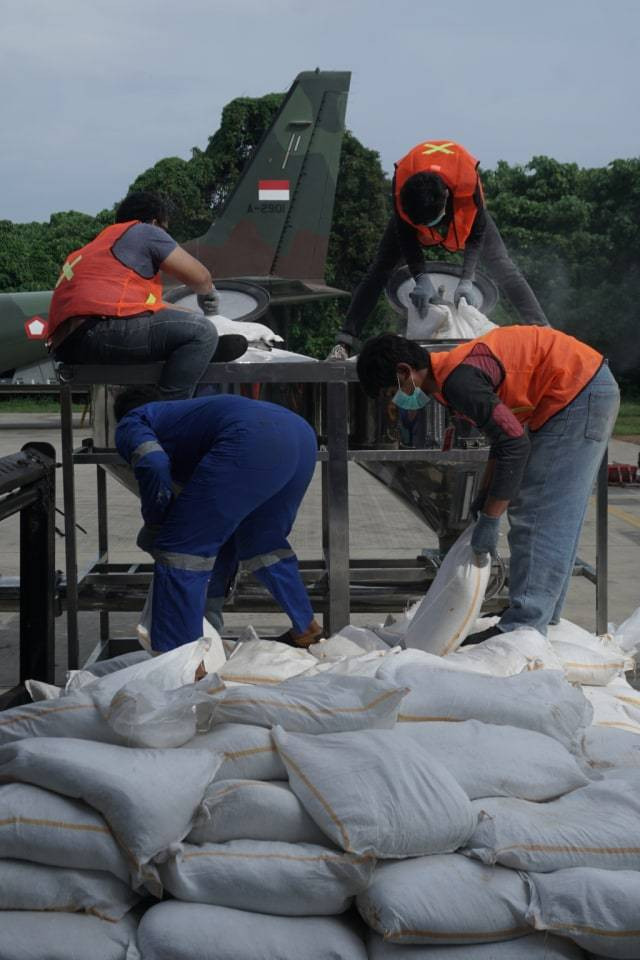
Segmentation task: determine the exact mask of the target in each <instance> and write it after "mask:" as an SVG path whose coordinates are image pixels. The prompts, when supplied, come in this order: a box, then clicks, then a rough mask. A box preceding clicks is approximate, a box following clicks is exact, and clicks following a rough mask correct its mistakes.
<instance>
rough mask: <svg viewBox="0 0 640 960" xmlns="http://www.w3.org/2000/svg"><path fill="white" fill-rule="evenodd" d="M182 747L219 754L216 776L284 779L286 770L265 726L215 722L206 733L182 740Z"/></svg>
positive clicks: (248, 778) (224, 777)
mask: <svg viewBox="0 0 640 960" xmlns="http://www.w3.org/2000/svg"><path fill="white" fill-rule="evenodd" d="M180 749H182V750H210V751H211V752H212V753H215V754H218V755H219V756H220V757H222V763H221V765H220V767H219V768H218V771H217V773H216V776H215V779H216V781H218V780H286V779H287V771H286V769H285V766H284V764H283V762H282V760H281V759H280V756H279V754H278V751H277V750H276V746H275V744H274V742H273V740H272V738H271V731H270V730H268V729H267V728H266V727H254V726H251V725H250V724H248V723H217V724H215V726H214V727H212V729H211V730H209V731H208V733H204V734H200V735H198V736H196V737H194V738H193V740H189V742H188V743H185V744H184V746H183V747H181V748H180Z"/></svg>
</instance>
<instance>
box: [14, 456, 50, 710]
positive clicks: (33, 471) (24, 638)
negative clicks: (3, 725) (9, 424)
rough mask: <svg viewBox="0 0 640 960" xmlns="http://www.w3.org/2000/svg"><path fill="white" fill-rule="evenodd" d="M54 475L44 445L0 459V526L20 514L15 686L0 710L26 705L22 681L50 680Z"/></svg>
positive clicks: (16, 585)
mask: <svg viewBox="0 0 640 960" xmlns="http://www.w3.org/2000/svg"><path fill="white" fill-rule="evenodd" d="M55 470H56V453H55V450H54V448H53V447H52V446H51V445H50V444H48V443H39V444H33V443H31V444H26V445H25V446H24V447H23V448H22V452H21V453H16V454H12V455H10V456H7V457H2V459H0V520H5V519H6V518H7V517H11V516H14V515H15V514H16V513H19V514H20V579H19V581H18V583H16V584H15V589H16V590H18V592H19V609H20V672H19V685H18V686H17V687H14V688H12V689H11V690H9V691H7V692H6V693H4V694H3V695H2V696H0V709H4V708H5V707H9V706H13V705H14V704H17V703H21V702H23V701H24V700H25V699H28V698H26V697H25V692H24V682H25V680H27V679H29V678H33V679H36V680H44V681H45V682H46V683H53V682H54V679H55V676H54V674H55V610H54V603H55V595H56V571H55V542H54V536H55V506H56V493H55ZM12 579H13V578H12Z"/></svg>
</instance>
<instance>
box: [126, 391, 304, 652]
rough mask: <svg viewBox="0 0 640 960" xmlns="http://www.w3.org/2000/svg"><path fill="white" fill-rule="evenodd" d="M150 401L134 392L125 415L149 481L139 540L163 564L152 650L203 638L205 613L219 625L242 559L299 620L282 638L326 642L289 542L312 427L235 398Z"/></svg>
mask: <svg viewBox="0 0 640 960" xmlns="http://www.w3.org/2000/svg"><path fill="white" fill-rule="evenodd" d="M148 398H149V394H148V391H147V392H143V391H141V390H127V391H124V392H123V393H122V394H120V396H119V397H117V398H116V402H115V414H116V418H117V419H118V420H119V421H120V422H119V424H118V427H117V430H116V446H117V448H118V451H119V452H120V454H121V456H122V457H124V459H125V460H127V461H128V462H129V463H130V464H131V466H132V467H133V468H134V471H135V475H136V479H137V481H138V485H139V488H140V499H141V504H142V516H143V518H144V522H145V526H144V527H143V530H142V531H141V536H139V539H138V544H139V546H141V547H143V549H148V550H149V552H150V553H151V554H152V556H153V558H154V560H155V570H154V577H153V595H152V623H151V645H152V648H153V650H155V651H159V652H162V651H166V650H171V649H173V648H174V647H177V646H179V645H181V644H183V643H190V642H191V641H193V640H196V639H197V638H198V637H200V636H201V635H202V619H203V616H204V614H205V610H206V613H207V617H208V619H209V620H210V621H211V622H212V623H213V625H214V626H217V627H218V628H220V627H221V626H222V606H223V603H224V598H225V595H226V594H227V591H228V588H229V585H230V584H231V583H232V581H233V580H234V578H235V575H236V572H237V570H238V567H240V568H241V569H244V570H246V571H250V572H251V573H253V575H254V576H255V577H257V578H258V580H259V581H260V582H261V583H263V584H264V586H265V587H266V588H267V589H268V590H269V592H270V593H271V595H272V596H273V598H274V599H275V600H276V602H277V603H278V604H279V605H280V606H281V607H282V609H283V610H284V611H285V612H286V613H287V614H288V615H289V617H290V618H291V621H292V629H291V630H290V631H288V633H287V634H285V635H283V636H282V637H279V638H278V639H280V640H283V641H285V642H287V643H291V644H293V645H294V646H302V647H304V646H308V645H309V644H311V643H313V642H314V641H316V640H317V639H319V637H320V634H321V627H320V626H319V624H318V623H316V621H315V620H314V616H313V610H312V608H311V603H310V601H309V597H308V595H307V592H306V589H305V587H304V584H303V582H302V578H301V576H300V571H299V568H298V561H297V558H296V555H295V553H294V552H293V550H292V549H291V546H290V544H289V542H288V540H287V537H288V535H289V533H290V531H291V528H292V526H293V522H294V520H295V517H296V514H297V512H298V508H299V506H300V504H301V502H302V498H303V497H304V494H305V491H306V489H307V487H308V486H309V483H310V482H311V478H312V476H313V471H314V468H315V463H316V453H317V439H316V435H315V433H314V431H313V430H312V428H311V427H310V426H309V424H308V423H307V422H306V421H305V420H303V419H302V417H299V416H298V415H297V414H295V413H292V412H291V411H290V410H287V409H285V408H284V407H280V406H277V405H276V404H272V403H262V402H260V401H257V400H249V399H246V398H245V397H239V396H234V395H230V394H225V395H222V396H214V397H202V398H199V399H193V400H181V401H174V402H172V403H166V402H157V403H156V402H152V403H147V402H145V400H148ZM141 403H142V404H143V405H142V406H140V404H141ZM179 488H181V489H180V492H179V494H178V495H177V496H176V494H175V491H176V490H177V489H179Z"/></svg>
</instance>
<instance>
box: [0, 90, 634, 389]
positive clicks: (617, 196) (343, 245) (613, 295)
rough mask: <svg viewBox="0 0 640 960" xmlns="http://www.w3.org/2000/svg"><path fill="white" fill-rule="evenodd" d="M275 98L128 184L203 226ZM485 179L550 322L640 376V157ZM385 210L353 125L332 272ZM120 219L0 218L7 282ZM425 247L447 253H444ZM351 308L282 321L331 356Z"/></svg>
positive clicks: (307, 310) (339, 270) (331, 279)
mask: <svg viewBox="0 0 640 960" xmlns="http://www.w3.org/2000/svg"><path fill="white" fill-rule="evenodd" d="M281 102H282V95H281V94H276V93H270V94H267V95H266V96H264V97H259V98H255V99H251V98H248V97H239V98H237V99H235V100H232V101H231V102H230V103H229V104H227V106H226V107H225V108H224V110H223V112H222V120H221V124H220V128H219V129H218V130H217V131H216V133H214V134H213V135H212V136H211V137H210V138H209V141H208V143H207V146H206V148H205V149H204V150H200V149H198V148H194V149H193V150H192V154H191V157H190V159H188V160H184V159H181V158H179V157H168V158H165V159H163V160H160V161H159V162H158V163H156V164H155V166H153V167H151V168H150V169H148V170H146V171H144V172H143V173H141V174H140V176H139V177H137V178H136V180H135V181H134V182H133V183H132V184H131V188H130V189H149V190H160V191H162V192H164V193H165V194H167V195H168V196H169V197H170V198H171V199H172V201H173V203H174V211H173V215H172V218H171V232H172V234H173V236H175V238H176V239H177V240H179V241H184V240H186V239H189V238H191V237H194V236H198V235H200V234H202V233H203V232H204V231H205V230H206V228H207V226H208V225H209V223H210V222H211V220H212V219H214V218H215V217H217V216H218V215H219V214H220V212H221V210H222V208H223V207H224V203H225V201H226V199H227V197H228V196H229V193H230V192H231V190H232V189H233V187H234V186H235V184H236V182H237V180H238V178H239V177H240V175H241V173H242V170H243V169H244V166H245V164H246V162H247V160H248V158H249V157H250V156H251V153H252V152H253V150H254V149H255V147H256V146H257V144H258V143H259V141H260V138H261V137H262V135H263V133H264V132H265V131H266V129H267V128H268V127H269V125H270V123H271V121H272V120H273V118H274V116H275V113H276V112H277V110H278V108H279V106H280V104H281ZM482 177H483V183H484V186H485V192H486V196H487V202H488V204H489V209H490V210H491V213H492V215H493V216H494V218H495V220H496V222H497V224H498V227H499V229H500V231H501V233H502V236H503V238H504V240H505V243H506V244H507V247H508V248H509V250H510V252H511V254H512V256H513V257H514V259H515V260H516V261H517V262H518V263H519V265H520V266H521V268H522V269H523V271H524V273H525V275H526V276H527V277H528V279H529V281H530V283H531V285H532V287H533V288H534V290H535V291H536V294H537V296H538V298H539V299H540V301H541V303H542V306H543V308H544V309H545V311H546V313H547V316H548V317H549V320H550V321H551V323H552V324H553V325H554V326H557V327H559V328H561V329H564V330H566V331H567V332H569V333H573V334H575V335H576V336H579V337H580V338H581V339H583V340H586V341H587V342H589V343H592V344H593V345H594V346H596V347H597V348H598V349H600V350H602V351H603V352H604V353H605V354H606V355H607V356H608V357H609V358H610V361H611V364H612V367H613V369H614V371H615V372H616V374H617V375H618V377H619V378H621V379H622V381H623V383H625V384H627V385H629V386H630V385H633V384H635V385H636V386H637V387H640V337H639V336H638V334H637V328H638V323H639V321H640V318H639V317H638V313H639V310H638V303H639V302H640V264H639V262H638V249H640V159H639V158H632V159H629V160H615V161H613V163H611V164H609V165H608V166H607V167H602V168H596V169H585V168H581V167H579V166H578V165H577V164H574V163H559V162H558V161H556V160H554V159H552V158H550V157H544V156H538V157H534V158H533V159H532V160H531V162H530V163H528V164H526V165H524V166H519V165H514V166H511V165H509V164H507V163H505V162H503V161H501V162H500V163H498V165H497V167H496V168H495V170H487V171H483V173H482ZM389 213H390V184H389V181H388V179H387V178H386V177H385V175H384V172H383V171H382V168H381V166H380V161H379V157H378V154H377V153H376V152H375V151H373V150H369V149H367V148H366V147H365V146H363V145H362V144H361V143H360V142H359V141H358V140H357V139H356V138H355V137H354V136H353V135H352V134H351V133H349V132H347V133H346V135H345V138H344V142H343V148H342V155H341V158H340V172H339V178H338V186H337V191H336V200H335V208H334V217H333V229H332V233H331V238H330V243H329V251H328V258H327V270H326V279H327V282H328V283H330V284H331V285H333V286H337V287H339V288H341V289H344V290H351V289H353V288H354V287H355V285H356V284H357V283H358V282H359V281H360V280H361V279H362V277H363V275H364V273H365V272H366V270H367V267H368V264H369V263H370V261H371V259H372V257H373V255H374V252H375V249H376V246H377V243H378V241H379V238H380V236H381V234H382V231H383V229H384V225H385V223H386V221H387V218H388V216H389ZM112 219H113V211H112V210H103V211H102V212H101V213H99V214H98V215H97V216H96V217H90V216H87V215H85V214H81V213H77V212H75V211H69V212H66V213H56V214H53V215H52V217H51V219H50V220H49V222H48V223H27V224H14V223H11V222H10V221H8V220H2V221H0V290H3V291H11V290H38V289H50V288H51V287H53V285H54V283H55V281H56V279H57V276H58V272H59V269H60V265H61V264H62V262H63V261H64V259H65V257H66V256H67V254H68V253H69V252H70V251H71V250H73V249H76V248H77V247H80V246H82V245H83V244H85V243H87V242H89V240H91V239H92V238H93V237H94V236H95V235H96V234H97V233H98V232H99V231H100V230H101V229H102V228H103V227H104V226H106V225H107V224H108V223H110V222H112ZM427 255H428V256H432V257H436V258H439V259H444V258H448V259H451V258H452V257H451V255H447V254H444V253H443V251H441V250H433V251H428V252H427ZM453 259H455V257H453ZM347 305H348V299H345V300H337V301H330V302H322V303H315V304H308V305H305V306H304V308H303V309H301V310H297V311H290V312H289V314H288V316H287V317H286V327H287V329H288V333H289V342H290V345H291V347H292V348H294V349H297V350H301V351H303V352H305V353H309V354H312V355H315V356H323V355H324V354H325V353H326V351H327V350H328V348H329V347H330V346H331V343H332V342H333V337H334V334H335V331H336V330H337V329H338V328H339V326H340V324H341V318H342V316H343V315H344V312H345V310H346V307H347ZM494 319H496V320H497V321H498V322H509V321H513V320H514V319H515V318H514V316H513V314H512V313H511V312H510V308H509V305H508V303H506V302H502V303H501V304H500V305H499V308H498V310H497V311H496V314H495V315H494ZM276 320H277V321H278V322H280V321H279V320H278V318H277V317H276ZM280 320H282V318H280ZM282 323H283V325H285V321H284V320H282ZM388 325H389V312H388V308H386V307H385V305H384V304H383V303H381V304H380V305H379V306H378V308H377V310H376V312H375V313H374V316H373V317H372V318H371V319H370V321H369V324H368V327H367V331H366V332H367V333H368V334H371V333H373V332H376V331H378V330H379V329H382V328H383V327H385V326H388Z"/></svg>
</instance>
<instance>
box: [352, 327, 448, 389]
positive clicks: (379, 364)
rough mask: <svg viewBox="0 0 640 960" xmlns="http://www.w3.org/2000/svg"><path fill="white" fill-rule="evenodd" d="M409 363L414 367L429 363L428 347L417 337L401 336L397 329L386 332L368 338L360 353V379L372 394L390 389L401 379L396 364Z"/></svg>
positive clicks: (415, 368) (421, 366) (422, 367)
mask: <svg viewBox="0 0 640 960" xmlns="http://www.w3.org/2000/svg"><path fill="white" fill-rule="evenodd" d="M399 363H407V364H409V366H410V367H413V368H414V370H423V369H424V368H426V367H429V366H430V362H429V351H428V350H425V348H424V347H421V346H420V344H419V343H416V341H415V340H407V339H406V337H398V336H397V335H396V334H395V333H383V334H381V335H380V336H379V337H372V338H371V340H367V342H366V343H365V345H364V346H363V348H362V350H361V351H360V356H359V357H358V364H357V370H358V379H359V380H360V383H361V384H362V387H363V389H364V390H365V392H366V393H368V394H369V396H370V397H378V396H379V395H380V391H381V390H388V389H389V387H393V386H394V385H397V383H398V375H397V373H396V367H397V366H398V364H399Z"/></svg>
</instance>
